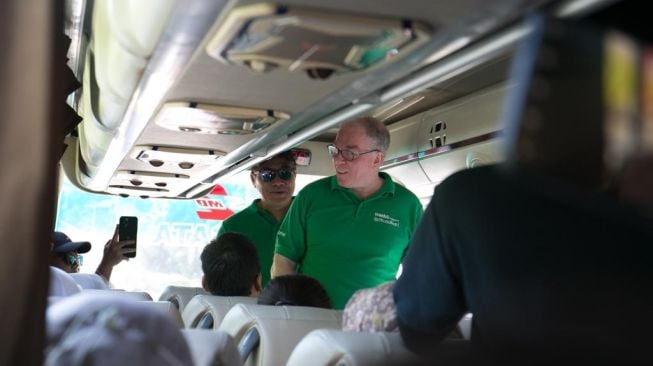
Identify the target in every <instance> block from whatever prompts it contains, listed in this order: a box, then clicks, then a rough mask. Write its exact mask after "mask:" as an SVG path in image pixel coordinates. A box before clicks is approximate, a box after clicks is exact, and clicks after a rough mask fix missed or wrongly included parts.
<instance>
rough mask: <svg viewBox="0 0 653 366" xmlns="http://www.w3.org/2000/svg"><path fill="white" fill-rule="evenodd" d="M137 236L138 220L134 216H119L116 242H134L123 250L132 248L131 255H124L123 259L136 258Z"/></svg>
mask: <svg viewBox="0 0 653 366" xmlns="http://www.w3.org/2000/svg"><path fill="white" fill-rule="evenodd" d="M137 234H138V218H137V217H136V216H120V220H119V221H118V240H120V241H122V240H134V244H133V245H126V246H125V248H134V252H133V253H128V254H125V257H128V258H134V257H135V256H136V236H137Z"/></svg>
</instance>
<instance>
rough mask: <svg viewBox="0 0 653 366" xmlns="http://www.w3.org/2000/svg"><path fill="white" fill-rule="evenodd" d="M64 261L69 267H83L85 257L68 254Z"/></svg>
mask: <svg viewBox="0 0 653 366" xmlns="http://www.w3.org/2000/svg"><path fill="white" fill-rule="evenodd" d="M63 261H64V262H65V263H66V264H67V265H69V266H75V265H77V266H81V265H82V263H83V262H84V257H83V256H82V255H81V254H79V253H76V252H68V253H66V254H64V255H63Z"/></svg>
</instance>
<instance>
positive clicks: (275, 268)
mask: <svg viewBox="0 0 653 366" xmlns="http://www.w3.org/2000/svg"><path fill="white" fill-rule="evenodd" d="M296 268H297V264H296V263H295V262H293V261H292V260H290V259H288V258H286V257H284V256H282V255H279V254H275V255H274V259H273V260H272V269H271V271H270V276H271V277H272V278H275V277H278V276H284V275H289V274H295V273H296Z"/></svg>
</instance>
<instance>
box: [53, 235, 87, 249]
mask: <svg viewBox="0 0 653 366" xmlns="http://www.w3.org/2000/svg"><path fill="white" fill-rule="evenodd" d="M52 243H53V244H54V247H53V248H52V251H53V252H55V253H68V252H72V251H75V252H77V253H86V252H88V251H89V250H91V243H89V242H87V241H72V240H70V238H69V237H68V235H66V234H64V233H62V232H61V231H55V232H54V236H53V237H52Z"/></svg>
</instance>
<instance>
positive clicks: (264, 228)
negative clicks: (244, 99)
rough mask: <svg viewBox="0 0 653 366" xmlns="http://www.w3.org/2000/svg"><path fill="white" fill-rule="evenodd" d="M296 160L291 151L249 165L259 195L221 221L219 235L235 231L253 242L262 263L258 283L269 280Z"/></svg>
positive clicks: (289, 201) (288, 200)
mask: <svg viewBox="0 0 653 366" xmlns="http://www.w3.org/2000/svg"><path fill="white" fill-rule="evenodd" d="M295 170H296V163H295V159H294V158H293V155H292V152H291V151H285V152H283V153H280V154H278V155H275V156H274V157H272V158H270V159H268V160H265V161H262V162H260V163H259V164H257V165H255V166H254V167H253V168H252V172H251V174H250V178H251V180H252V184H253V185H254V187H255V188H256V189H257V190H258V191H259V192H260V193H261V198H260V199H256V200H254V202H252V204H251V205H249V207H247V208H245V209H244V210H242V211H240V212H238V213H237V214H235V215H233V216H231V217H230V218H228V219H227V220H225V221H224V222H223V223H222V226H221V227H220V230H219V232H218V236H220V235H221V234H223V233H226V232H237V233H241V234H243V235H245V236H247V237H248V238H249V239H250V240H251V241H252V242H253V243H254V245H255V246H256V250H257V251H258V257H259V262H260V266H261V285H262V287H265V285H266V284H267V283H268V281H270V268H271V267H272V256H273V255H274V241H275V239H276V236H277V231H278V230H279V225H281V221H282V220H283V218H284V216H285V215H286V211H288V207H289V206H290V203H291V202H292V198H293V193H294V191H295V175H296V174H295Z"/></svg>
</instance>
